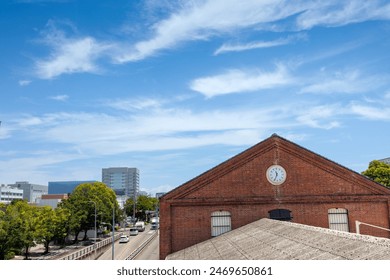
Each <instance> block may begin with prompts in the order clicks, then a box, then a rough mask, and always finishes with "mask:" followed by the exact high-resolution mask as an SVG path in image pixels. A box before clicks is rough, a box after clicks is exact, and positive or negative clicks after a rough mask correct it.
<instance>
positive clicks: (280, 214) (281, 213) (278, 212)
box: [268, 209, 292, 221]
mask: <svg viewBox="0 0 390 280" xmlns="http://www.w3.org/2000/svg"><path fill="white" fill-rule="evenodd" d="M268 215H269V218H270V219H272V220H279V221H291V220H292V216H291V211H290V210H288V209H274V210H271V211H268Z"/></svg>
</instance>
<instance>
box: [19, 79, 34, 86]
mask: <svg viewBox="0 0 390 280" xmlns="http://www.w3.org/2000/svg"><path fill="white" fill-rule="evenodd" d="M29 84H31V80H20V81H19V85H20V86H21V87H25V86H28V85H29Z"/></svg>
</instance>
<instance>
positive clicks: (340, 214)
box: [328, 208, 349, 232]
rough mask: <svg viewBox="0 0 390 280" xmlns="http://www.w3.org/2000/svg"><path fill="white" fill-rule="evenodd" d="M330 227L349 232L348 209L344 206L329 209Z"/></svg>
mask: <svg viewBox="0 0 390 280" xmlns="http://www.w3.org/2000/svg"><path fill="white" fill-rule="evenodd" d="M328 220H329V228H330V229H334V230H339V231H346V232H349V224H348V210H347V209H344V208H331V209H329V210H328Z"/></svg>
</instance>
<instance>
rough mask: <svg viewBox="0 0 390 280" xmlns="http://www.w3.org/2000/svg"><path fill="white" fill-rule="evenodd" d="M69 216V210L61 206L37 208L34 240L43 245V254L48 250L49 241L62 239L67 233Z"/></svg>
mask: <svg viewBox="0 0 390 280" xmlns="http://www.w3.org/2000/svg"><path fill="white" fill-rule="evenodd" d="M69 216H70V213H69V211H67V210H65V209H61V208H56V209H55V210H53V209H52V208H51V207H49V206H45V207H40V208H39V209H38V226H37V232H36V241H37V243H42V244H43V245H44V246H45V252H44V254H47V253H48V252H49V245H50V242H52V241H54V240H63V239H64V238H65V236H66V235H67V220H68V219H69Z"/></svg>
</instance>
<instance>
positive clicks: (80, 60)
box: [35, 21, 112, 79]
mask: <svg viewBox="0 0 390 280" xmlns="http://www.w3.org/2000/svg"><path fill="white" fill-rule="evenodd" d="M41 42H43V43H45V44H47V45H48V46H49V47H51V53H50V55H49V57H48V58H45V59H38V60H37V61H36V63H35V71H36V75H37V76H38V77H39V78H42V79H52V78H55V77H57V76H59V75H62V74H70V73H98V72H99V71H100V68H99V66H98V65H97V60H98V59H100V58H101V57H102V56H104V55H105V52H106V51H107V50H109V49H111V48H112V45H110V44H107V43H102V42H98V41H97V40H96V39H95V38H93V37H90V36H85V37H82V36H80V37H67V36H66V34H65V33H64V32H63V31H61V30H59V29H58V28H57V27H56V26H55V24H54V23H53V22H52V21H50V22H49V23H48V29H47V30H46V31H45V37H44V38H43V39H42V40H41Z"/></svg>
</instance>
